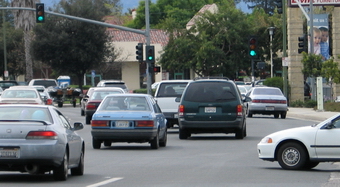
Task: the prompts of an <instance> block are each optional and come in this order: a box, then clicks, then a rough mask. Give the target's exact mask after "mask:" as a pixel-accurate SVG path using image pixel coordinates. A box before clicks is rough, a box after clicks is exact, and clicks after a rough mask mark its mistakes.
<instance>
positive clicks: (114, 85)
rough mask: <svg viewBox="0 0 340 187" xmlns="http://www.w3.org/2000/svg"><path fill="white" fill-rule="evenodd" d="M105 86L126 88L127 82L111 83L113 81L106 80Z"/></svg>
mask: <svg viewBox="0 0 340 187" xmlns="http://www.w3.org/2000/svg"><path fill="white" fill-rule="evenodd" d="M104 86H105V87H118V88H123V89H126V86H125V83H111V82H106V83H104Z"/></svg>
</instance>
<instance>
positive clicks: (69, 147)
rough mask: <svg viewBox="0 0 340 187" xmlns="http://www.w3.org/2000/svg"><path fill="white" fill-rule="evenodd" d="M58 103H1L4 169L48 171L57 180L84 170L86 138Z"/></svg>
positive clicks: (0, 160)
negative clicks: (50, 104)
mask: <svg viewBox="0 0 340 187" xmlns="http://www.w3.org/2000/svg"><path fill="white" fill-rule="evenodd" d="M80 129H83V124H82V123H79V122H76V123H74V124H73V125H71V124H70V123H69V122H68V120H67V118H66V117H65V116H64V115H63V114H62V113H61V112H60V111H59V110H58V109H57V108H55V107H54V106H48V105H0V155H1V156H0V171H18V172H28V173H29V174H44V173H46V172H50V171H53V177H54V179H55V180H66V179H67V176H68V169H71V174H72V175H83V173H84V153H85V152H84V149H85V144H84V140H83V139H82V138H81V137H80V136H79V135H78V134H77V133H76V132H75V131H77V130H80Z"/></svg>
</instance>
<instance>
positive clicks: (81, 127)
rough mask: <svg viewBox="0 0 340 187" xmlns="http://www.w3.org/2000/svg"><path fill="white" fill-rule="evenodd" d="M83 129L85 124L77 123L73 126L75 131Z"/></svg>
mask: <svg viewBox="0 0 340 187" xmlns="http://www.w3.org/2000/svg"><path fill="white" fill-rule="evenodd" d="M83 128H84V124H83V123H81V122H75V123H74V124H73V130H74V131H77V130H81V129H83Z"/></svg>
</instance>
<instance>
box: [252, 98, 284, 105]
mask: <svg viewBox="0 0 340 187" xmlns="http://www.w3.org/2000/svg"><path fill="white" fill-rule="evenodd" d="M252 102H253V103H276V104H287V101H286V100H271V99H253V100H252Z"/></svg>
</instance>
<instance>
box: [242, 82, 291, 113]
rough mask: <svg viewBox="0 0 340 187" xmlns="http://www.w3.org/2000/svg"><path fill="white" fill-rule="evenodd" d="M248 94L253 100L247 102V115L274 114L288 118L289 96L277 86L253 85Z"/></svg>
mask: <svg viewBox="0 0 340 187" xmlns="http://www.w3.org/2000/svg"><path fill="white" fill-rule="evenodd" d="M247 96H248V97H250V98H251V101H249V102H248V103H247V116H248V117H253V115H254V114H263V115H274V118H278V117H279V116H280V115H281V118H282V119H285V118H286V115H287V111H288V106H287V98H286V97H285V96H284V95H283V93H282V91H281V90H280V89H279V88H276V87H253V88H252V89H251V90H250V91H249V92H248V93H247Z"/></svg>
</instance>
